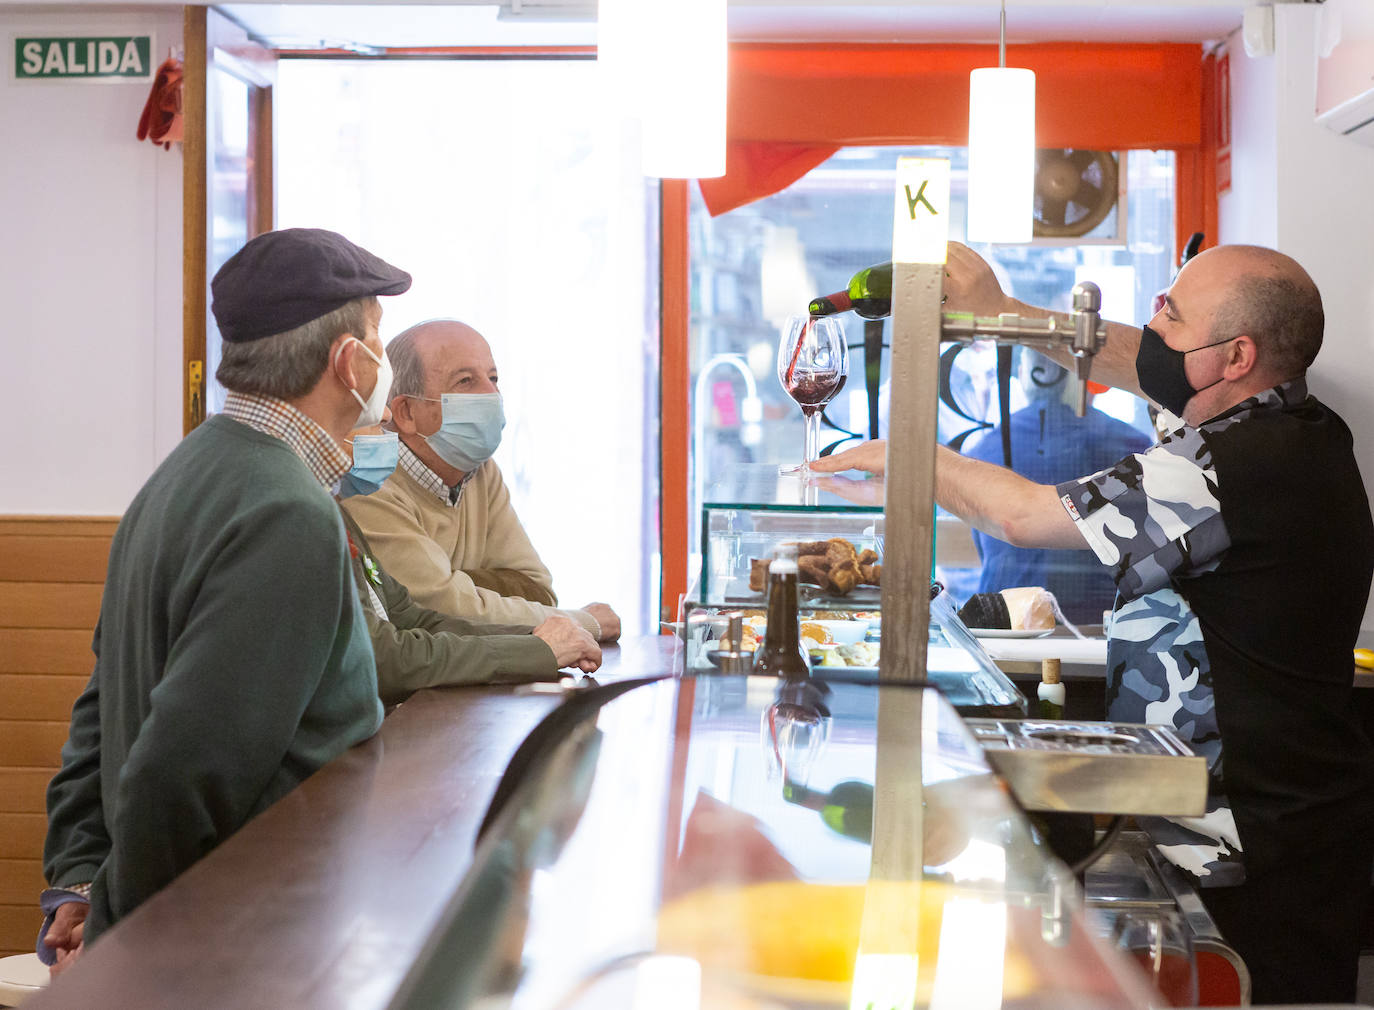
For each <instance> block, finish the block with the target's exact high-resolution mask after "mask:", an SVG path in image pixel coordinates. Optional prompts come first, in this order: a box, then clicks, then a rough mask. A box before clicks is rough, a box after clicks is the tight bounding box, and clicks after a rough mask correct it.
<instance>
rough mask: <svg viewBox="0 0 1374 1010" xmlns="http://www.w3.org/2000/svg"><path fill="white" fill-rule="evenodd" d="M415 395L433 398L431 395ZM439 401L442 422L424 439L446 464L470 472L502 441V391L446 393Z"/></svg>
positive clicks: (424, 398)
mask: <svg viewBox="0 0 1374 1010" xmlns="http://www.w3.org/2000/svg"><path fill="white" fill-rule="evenodd" d="M415 399H417V400H429V401H430V402H431V403H433V402H434V397H432V396H417V397H416V398H415ZM439 403H441V404H442V405H443V412H444V419H443V422H442V423H441V424H440V425H439V430H438V431H436V432H435V433H434V434H433V435H426V436H425V441H426V442H428V443H429V447H430V448H431V449H433V450H434V451H435V452H436V453H438V454H439V458H440V459H442V460H443V461H444V462H445V463H447V464H448V465H449V466H451V467H453V468H454V469H455V470H462V471H463V472H464V473H471V472H472V471H473V470H476V469H477V468H478V467H479V466H481V465H482V464H483V463H485V462H486V461H487V460H489V459H490V458H491V454H492V453H494V452H495V451H496V447H497V446H498V445H500V444H501V430H502V429H503V428H505V426H506V411H505V407H504V406H503V404H502V401H501V394H500V393H445V394H444V395H443V396H442V397H440V399H439Z"/></svg>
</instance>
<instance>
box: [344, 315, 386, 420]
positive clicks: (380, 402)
mask: <svg viewBox="0 0 1374 1010" xmlns="http://www.w3.org/2000/svg"><path fill="white" fill-rule="evenodd" d="M349 339H351V340H353V341H354V342H355V343H356V344H357V345H358V346H359V347H361V348H362V349H363V351H364V352H365V353H366V354H367V356H368V357H369V358H371V359H372V360H373V361H375V362H377V384H376V385H375V386H373V387H372V393H371V395H369V396H368V398H367V399H366V400H364V399H363V398H362V397H361V396H360V395H358V391H357V390H356V389H350V390H349V392H350V393H352V394H353V399H355V400H357V401H358V405H359V406H361V407H362V408H363V412H362V413H361V414H359V415H358V420H356V421H355V422H353V427H355V428H371V427H372V426H373V425H374V424H381V423H382V412H383V411H384V410H386V403H387V399H386V395H387V393H389V392H391V359H390V358H388V357H387V356H386V351H383V352H382V356H381V357H380V358H379V357H377V355H375V354H373V353H372V352H371V351H370V350H369V349H368V346H367V345H366V344H365V343H363V342H362V341H361V340H359V339H358V338H357V337H351V338H349ZM343 348H344V345H343V344H340V345H339V349H338V350H337V351H335V352H334V364H335V365H336V366H337V365H338V363H339V355H340V354H342V353H343Z"/></svg>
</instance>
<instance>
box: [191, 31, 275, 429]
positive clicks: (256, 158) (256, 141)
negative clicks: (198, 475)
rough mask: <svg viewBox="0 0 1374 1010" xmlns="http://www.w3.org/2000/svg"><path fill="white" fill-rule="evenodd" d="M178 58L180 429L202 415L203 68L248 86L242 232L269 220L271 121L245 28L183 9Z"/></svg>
mask: <svg viewBox="0 0 1374 1010" xmlns="http://www.w3.org/2000/svg"><path fill="white" fill-rule="evenodd" d="M182 17H183V31H184V33H185V47H186V61H185V67H184V71H183V78H182V80H183V84H182V88H183V122H184V128H185V129H184V140H183V143H182V163H181V171H182V318H181V326H182V358H183V360H182V393H183V395H182V434H187V433H189V432H190V431H191V429H192V428H194V427H196V425H198V424H200V422H201V421H203V420H205V395H206V389H207V388H208V383H209V379H210V377H209V376H208V375H206V374H205V363H206V361H207V360H208V359H207V355H206V323H207V320H208V319H209V315H208V310H209V306H208V304H207V303H208V292H209V280H210V279H209V276H208V274H209V269H208V251H209V241H210V233H209V212H210V191H209V140H208V133H207V131H208V129H209V108H208V104H207V103H208V101H209V93H210V92H209V72H210V68H211V67H212V66H214V65H220V66H224V67H226V68H228V69H231V70H232V72H233V73H234V75H235V76H237V77H239V78H240V79H241V80H243V81H244V83H246V84H247V85H248V87H249V101H250V106H249V127H248V131H249V132H248V148H249V150H248V171H249V180H250V181H249V187H248V193H247V199H248V236H249V238H252V237H253V236H254V235H261V234H262V233H263V232H265V231H271V230H272V228H273V227H274V226H275V222H276V206H275V200H274V194H275V181H274V161H275V158H274V152H275V144H274V138H273V132H272V131H273V125H272V97H273V96H272V82H273V75H272V72H271V70H270V67H269V66H268V64H269V63H270V62H272V61H275V56H274V55H272V56H270V59H269V58H268V50H266V49H264V48H263V47H262V46H260V45H258V43H256V42H254V41H253V40H252V39H251V38H249V36H248V33H247V32H246V31H244V30H243V29H242V28H241V27H240V26H239V25H237V24H235V23H234V22H233V21H231V20H230V19H229V18H228V17H226V16H225V15H223V14H222V13H220V12H219V11H216V12H215V13H214V16H213V18H211V16H210V14H209V9H208V8H206V7H186V8H184V9H183V14H182Z"/></svg>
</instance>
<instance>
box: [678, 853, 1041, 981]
mask: <svg viewBox="0 0 1374 1010" xmlns="http://www.w3.org/2000/svg"><path fill="white" fill-rule="evenodd" d="M951 900H954V901H956V902H963V903H969V902H971V901H972V902H978V899H976V898H970V897H969V896H968V895H966V894H965V895H962V896H961V894H960V892H959V891H957V890H956V889H955V888H952V887H950V885H948V884H946V883H944V882H942V881H908V882H890V881H870V882H869V883H868V884H867V885H864V884H844V885H841V884H816V883H807V882H803V881H791V880H785V881H772V882H768V883H760V884H745V885H742V886H738V887H708V888H703V889H701V890H698V891H693V892H691V893H690V894H686V895H684V896H683V897H681V898H678V899H676V900H674V901H671V902H669V903H667V904H666V905H664V906H663V908H662V909H660V911H659V918H658V948H659V950H660V951H661V952H663V953H669V954H682V955H686V956H688V957H692V958H695V959H696V960H698V961H699V962H700V963H701V966H702V969H703V971H704V972H705V973H706V974H707V975H708V976H711V975H714V976H715V978H716V981H717V982H727V985H728V981H727V980H733V982H734V983H735V984H736V985H739V986H741V987H742V988H745V989H747V990H753V991H755V992H766V993H769V994H771V995H773V996H775V997H786V998H802V999H807V1000H809V1001H815V1002H819V1003H823V1004H826V1005H829V1004H831V1003H836V1004H842V1005H845V1006H848V1005H849V994H850V988H851V986H852V984H853V982H854V969H855V963H856V961H857V960H858V959H859V956H860V935H861V933H862V934H863V947H864V948H865V950H864V953H865V954H879V955H900V954H906V955H910V956H914V960H915V963H916V966H917V970H918V975H917V979H916V984H917V989H918V993H919V994H920V995H921V996H922V997H924V998H928V997H929V993H930V986H931V985H932V984H933V981H934V975H935V971H936V968H937V965H938V964H939V961H940V958H941V956H942V955H944V954H946V953H949V954H956V952H955V951H953V950H951V951H948V952H947V951H942V949H941V940H942V926H943V925H944V921H943V920H944V918H945V914H946V903H947V902H949V901H951ZM875 903H876V906H875ZM978 903H979V904H982V905H985V906H987V908H988V910H989V911H994V912H996V914H999V915H1003V916H1004V915H1005V911H1004V910H1002V911H997V908H996V906H997V903H995V902H994V903H991V904H989V903H987V902H978ZM866 906H867V909H868V920H869V921H868V923H867V924H866V920H865V909H866ZM895 906H901V907H902V908H903V909H905V914H904V915H900V916H896V917H893V916H891V915H887V914H884V915H882V916H879V917H878V918H879V919H880V920H882V921H886V922H887V923H889V929H888V930H887V931H885V933H884V935H882V936H875V935H873V931H872V928H871V922H872V920H873V918H874V916H873V912H874V910H875V907H876V908H877V909H878V910H885V909H890V908H892V907H895ZM886 932H891V933H894V934H895V935H886ZM994 937H995V933H994ZM983 939H984V940H985V941H987V942H986V943H980V945H979V950H978V963H979V964H980V965H981V966H982V970H984V971H986V970H987V968H988V965H989V964H990V963H991V964H997V963H998V962H999V961H1000V962H1002V963H1001V964H1000V965H999V967H1000V968H1001V970H1002V975H1003V977H1002V991H1003V994H1004V995H1007V996H1019V995H1025V994H1027V993H1028V992H1030V991H1031V990H1032V989H1033V987H1034V977H1035V976H1034V973H1033V971H1032V969H1031V966H1030V964H1029V962H1028V961H1027V960H1026V959H1025V957H1024V956H1023V955H1021V954H1020V953H1018V952H1016V951H1013V950H1010V949H1006V948H1005V947H1001V946H997V945H996V941H995V939H993V938H992V937H986V936H985V937H984V938H983ZM945 940H946V941H947V942H948V940H949V937H948V936H945ZM918 1002H922V1001H920V1000H918Z"/></svg>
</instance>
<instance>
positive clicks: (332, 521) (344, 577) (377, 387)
mask: <svg viewBox="0 0 1374 1010" xmlns="http://www.w3.org/2000/svg"><path fill="white" fill-rule="evenodd" d="M408 287H410V275H409V274H407V273H405V272H404V271H402V270H398V269H396V268H395V267H393V266H391V265H390V264H388V263H385V262H383V261H382V260H380V259H378V258H377V257H376V256H373V255H372V254H371V253H369V252H367V251H366V250H365V249H361V248H359V247H358V246H356V245H354V244H353V243H351V242H349V241H348V240H347V239H345V238H344V237H343V236H341V235H336V234H334V233H333V232H328V231H319V230H314V229H289V230H284V231H276V232H269V233H268V234H265V235H261V236H259V237H257V238H255V239H253V240H252V241H250V242H249V243H248V244H247V245H245V246H244V247H243V249H241V250H240V251H239V252H238V253H237V254H235V255H234V256H233V257H232V258H231V259H230V260H229V261H228V262H227V263H225V264H224V266H223V267H222V268H221V269H220V271H219V272H218V273H217V274H216V275H215V278H214V281H213V282H212V285H211V290H212V294H213V302H212V309H213V311H214V315H215V319H216V321H217V322H218V323H219V330H220V335H221V336H222V337H223V340H224V349H223V355H222V360H221V363H220V365H219V369H218V371H217V372H216V376H217V377H218V379H219V381H220V383H221V384H223V385H224V386H225V387H226V388H227V389H228V390H229V391H230V392H229V396H228V398H227V400H226V401H225V405H224V412H223V413H221V414H218V415H216V416H214V417H211V418H210V419H209V420H208V421H206V422H205V423H204V424H202V425H201V426H200V427H199V428H197V429H196V430H195V431H193V432H192V433H191V434H190V435H188V436H187V437H186V438H185V439H184V440H183V441H182V442H181V444H180V445H178V446H177V447H176V449H175V450H173V451H172V453H171V454H170V455H169V456H168V457H167V459H166V460H165V461H164V462H163V463H162V465H161V466H160V467H158V469H157V471H156V472H155V473H154V474H153V475H152V477H150V478H149V479H148V482H147V483H146V484H145V485H144V486H143V489H142V490H141V491H140V492H139V493H138V496H137V497H136V498H135V499H134V501H133V503H132V504H131V505H130V506H129V510H128V511H127V512H126V513H125V515H124V518H123V521H122V522H121V523H120V524H119V529H118V531H117V532H116V533H115V537H114V542H113V545H112V546H111V549H110V560H109V571H108V574H107V575H106V580H105V585H106V587H107V589H108V590H109V591H108V592H106V593H105V596H104V599H103V600H102V602H101V608H100V623H99V625H98V626H97V629H96V633H95V640H94V643H93V649H94V652H95V657H96V659H95V669H94V672H93V673H92V674H91V679H90V683H89V684H88V685H87V687H86V689H85V691H84V692H83V693H82V694H81V696H80V698H78V699H77V702H76V705H75V707H74V708H73V710H72V721H71V729H70V733H69V736H68V739H67V743H66V745H65V746H64V747H63V748H62V768H61V770H60V771H59V772H58V773H57V775H56V776H55V777H54V778H53V780H52V783H51V785H50V786H49V787H48V835H47V840H46V844H45V848H44V871H45V874H46V876H47V879H48V881H49V883H50V885H51V886H50V888H49V890H47V891H44V892H43V896H42V901H41V903H42V905H43V908H44V911H45V912H46V913H47V914H48V920H47V921H46V922H45V924H44V931H43V933H40V942H39V944H38V947H39V955H40V957H43V958H44V959H45V960H47V961H49V962H50V963H52V962H54V961H56V966H55V967H54V969H53V970H54V972H56V971H60V970H61V969H62V968H63V967H65V965H66V964H69V963H70V961H71V959H72V958H74V957H75V956H76V955H77V953H78V952H79V951H80V949H81V945H82V942H83V940H92V939H95V938H96V937H98V936H99V935H100V934H101V933H102V932H103V931H104V930H106V929H108V928H109V927H110V926H111V925H113V924H114V923H115V922H117V921H118V920H119V919H120V918H121V917H123V916H125V915H128V914H129V912H131V911H132V910H133V909H134V908H136V907H137V906H138V905H139V904H140V903H141V902H143V901H145V900H146V899H147V898H149V897H150V896H151V895H152V894H154V893H155V892H156V891H158V890H159V889H160V888H162V887H164V886H166V885H167V884H168V883H170V882H171V881H172V880H173V879H174V878H175V877H176V876H177V875H178V874H180V873H181V872H182V871H184V870H185V869H186V868H187V867H189V866H190V865H191V864H192V863H194V862H195V861H196V860H198V859H200V857H202V856H204V855H205V854H206V853H207V852H209V851H210V850H211V849H213V848H214V847H215V846H217V845H218V844H220V843H221V842H222V841H224V840H225V839H226V838H227V837H228V836H229V835H231V834H233V833H234V832H235V831H237V830H238V829H239V828H240V827H242V826H243V824H244V823H245V822H247V821H248V820H250V819H251V818H252V817H254V816H255V815H256V814H258V813H259V812H260V811H262V810H264V809H265V808H266V807H268V806H269V805H271V804H272V803H273V802H275V801H276V800H277V799H279V798H281V796H282V795H284V794H285V793H287V792H288V791H290V790H291V789H292V788H293V787H295V786H296V785H297V784H298V783H299V782H301V781H302V780H303V779H305V778H306V777H307V776H308V775H310V774H311V773H312V772H314V771H315V770H316V769H317V768H319V767H320V766H321V765H323V764H324V763H325V762H327V761H329V760H330V759H331V758H333V757H335V756H336V755H338V754H339V753H341V752H342V751H344V750H345V749H347V748H348V747H351V746H353V745H354V744H356V743H358V742H360V741H362V740H366V739H367V738H368V737H370V736H372V734H373V733H375V732H376V731H377V728H378V727H379V726H380V725H381V719H382V708H381V703H380V701H379V700H378V695H377V676H376V670H375V668H374V666H373V654H372V649H371V647H370V645H369V642H368V630H367V624H366V623H365V622H364V619H363V614H362V612H361V610H360V609H359V604H358V598H357V594H356V593H355V592H354V589H353V584H352V579H353V576H352V572H351V570H350V560H349V554H348V550H347V546H346V544H347V542H346V539H345V535H344V530H343V526H342V524H341V522H340V519H339V512H338V508H337V507H336V506H335V503H334V500H333V498H332V497H331V496H330V493H329V488H331V487H332V486H333V485H334V484H335V482H336V481H338V479H339V477H340V476H341V475H342V474H343V473H344V472H345V471H346V470H348V468H349V457H348V455H347V454H345V452H344V451H343V449H342V448H341V447H340V444H341V443H342V442H343V440H344V438H345V437H346V436H347V434H348V432H349V431H350V429H352V428H354V427H357V426H358V425H360V424H375V423H377V421H378V420H380V418H381V415H382V411H383V409H384V405H385V398H386V394H387V390H388V388H389V386H390V384H391V376H390V368H389V366H388V364H387V360H386V357H385V354H384V352H383V350H382V344H381V340H380V339H379V337H378V335H377V324H378V321H379V320H380V318H381V307H380V305H379V304H378V301H377V296H378V295H398V294H400V293H401V292H403V291H405V290H406V289H407V288H408Z"/></svg>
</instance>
